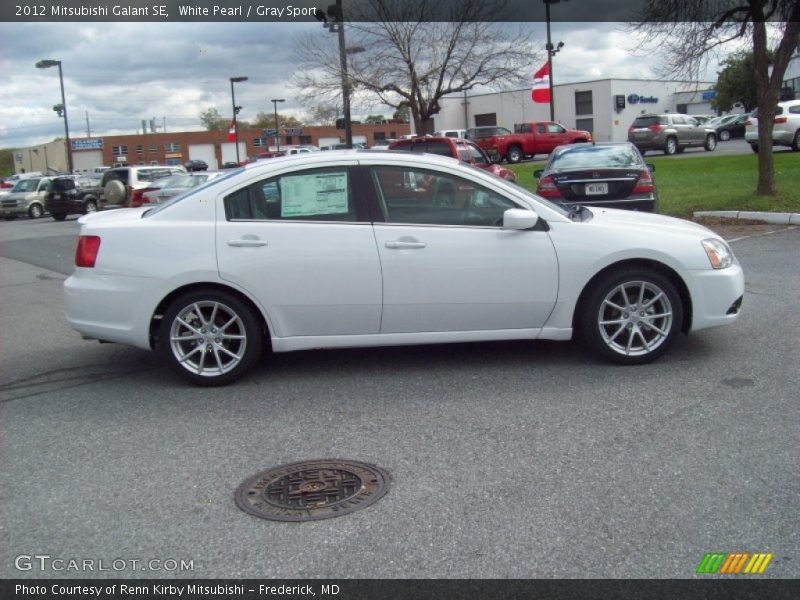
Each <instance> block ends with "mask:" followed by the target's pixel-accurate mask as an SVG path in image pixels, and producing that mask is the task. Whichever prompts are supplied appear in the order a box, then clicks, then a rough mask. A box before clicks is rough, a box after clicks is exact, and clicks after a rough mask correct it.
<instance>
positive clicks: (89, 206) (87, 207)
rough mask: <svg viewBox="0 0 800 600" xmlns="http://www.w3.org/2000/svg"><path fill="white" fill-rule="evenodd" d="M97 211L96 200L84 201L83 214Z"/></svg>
mask: <svg viewBox="0 0 800 600" xmlns="http://www.w3.org/2000/svg"><path fill="white" fill-rule="evenodd" d="M93 212H97V202H96V201H95V200H87V201H86V202H84V203H83V214H85V215H88V214H89V213H93Z"/></svg>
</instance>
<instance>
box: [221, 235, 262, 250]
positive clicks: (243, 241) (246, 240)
mask: <svg viewBox="0 0 800 600" xmlns="http://www.w3.org/2000/svg"><path fill="white" fill-rule="evenodd" d="M266 245H267V242H266V240H260V239H258V238H257V237H255V236H252V237H250V236H245V237H243V238H239V239H238V240H228V246H234V247H236V248H258V247H260V246H266Z"/></svg>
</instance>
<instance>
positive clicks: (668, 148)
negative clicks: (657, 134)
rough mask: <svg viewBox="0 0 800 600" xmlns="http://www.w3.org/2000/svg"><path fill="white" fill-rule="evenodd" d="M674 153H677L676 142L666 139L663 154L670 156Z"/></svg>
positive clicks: (673, 139)
mask: <svg viewBox="0 0 800 600" xmlns="http://www.w3.org/2000/svg"><path fill="white" fill-rule="evenodd" d="M676 152H678V140H676V139H675V138H674V137H668V138H667V140H666V141H665V142H664V154H666V155H667V156H672V155H673V154H675V153H676Z"/></svg>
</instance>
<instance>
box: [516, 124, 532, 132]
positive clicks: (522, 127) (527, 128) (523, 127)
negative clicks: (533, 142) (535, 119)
mask: <svg viewBox="0 0 800 600" xmlns="http://www.w3.org/2000/svg"><path fill="white" fill-rule="evenodd" d="M514 131H515V132H516V133H531V131H533V130H532V129H531V124H530V123H517V124H516V125H514Z"/></svg>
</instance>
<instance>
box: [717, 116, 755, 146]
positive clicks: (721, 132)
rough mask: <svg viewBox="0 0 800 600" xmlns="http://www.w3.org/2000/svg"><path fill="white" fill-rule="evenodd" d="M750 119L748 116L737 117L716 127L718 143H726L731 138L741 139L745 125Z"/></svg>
mask: <svg viewBox="0 0 800 600" xmlns="http://www.w3.org/2000/svg"><path fill="white" fill-rule="evenodd" d="M748 118H750V115H749V114H745V115H739V116H738V117H736V118H735V119H733V120H730V121H726V122H723V123H722V124H721V125H717V128H716V129H717V138H719V141H720V142H727V141H728V140H729V139H731V138H743V137H744V130H745V123H747V119H748Z"/></svg>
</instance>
